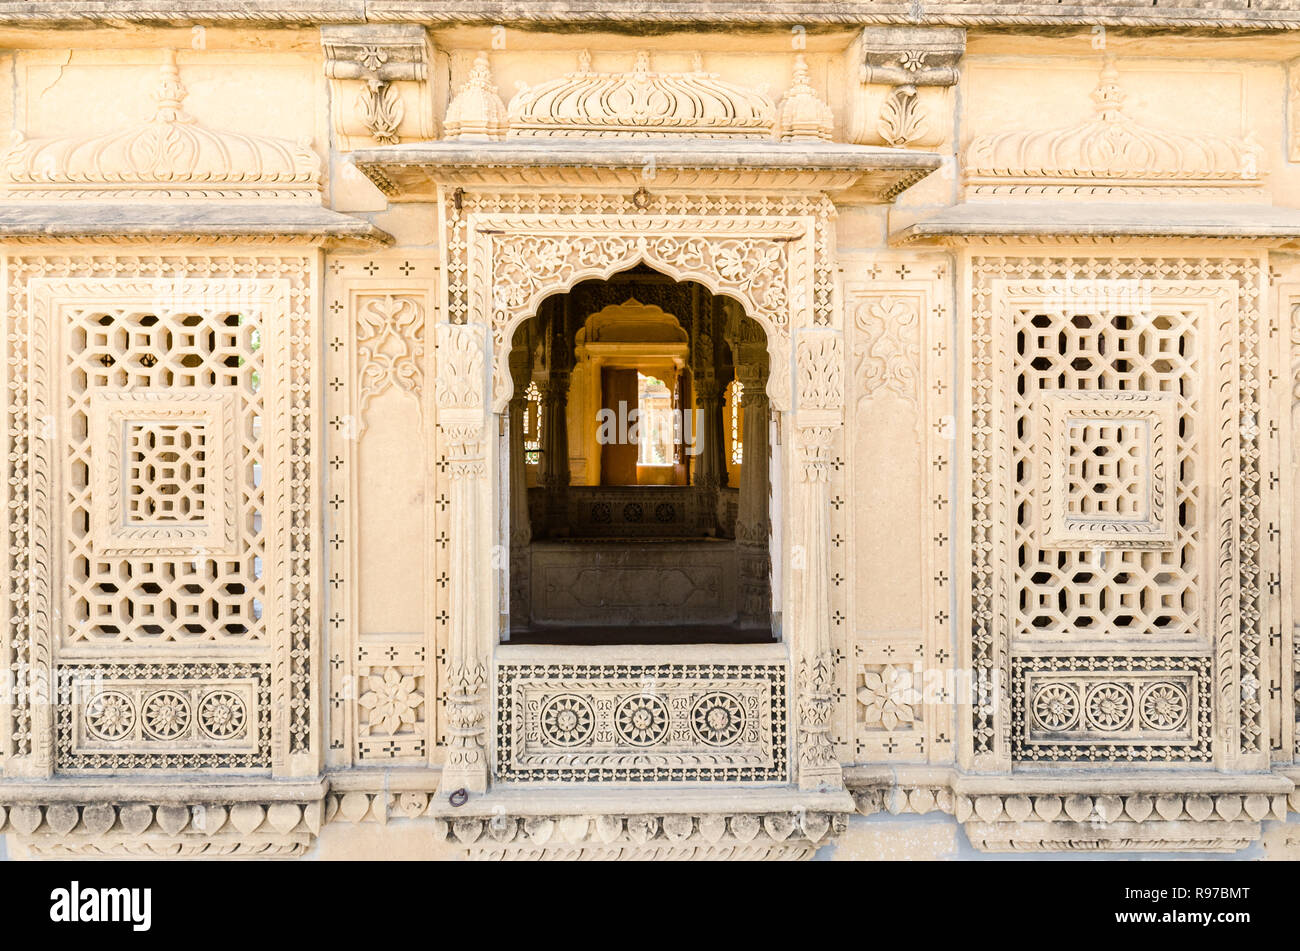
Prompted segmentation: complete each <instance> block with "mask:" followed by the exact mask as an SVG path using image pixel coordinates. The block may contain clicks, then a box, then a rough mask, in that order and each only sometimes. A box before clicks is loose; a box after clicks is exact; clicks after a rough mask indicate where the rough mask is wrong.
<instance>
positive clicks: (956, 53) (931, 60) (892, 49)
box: [860, 25, 966, 87]
mask: <svg viewBox="0 0 1300 951" xmlns="http://www.w3.org/2000/svg"><path fill="white" fill-rule="evenodd" d="M860 49H861V56H862V61H861V63H860V79H861V81H862V82H863V83H870V84H877V85H885V86H913V87H915V86H955V85H956V84H957V79H958V75H959V74H958V69H957V64H958V63H959V62H960V61H961V58H962V56H964V55H965V53H966V31H965V30H964V29H961V28H960V27H927V26H901V25H900V26H869V27H866V28H864V29H863V31H862V43H861V47H860Z"/></svg>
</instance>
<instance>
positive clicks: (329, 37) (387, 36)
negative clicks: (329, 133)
mask: <svg viewBox="0 0 1300 951" xmlns="http://www.w3.org/2000/svg"><path fill="white" fill-rule="evenodd" d="M320 39H321V46H322V47H323V48H324V50H325V76H326V78H327V79H329V81H330V113H331V120H332V122H333V125H334V135H335V137H336V139H337V141H338V145H339V148H340V149H342V150H344V151H351V150H352V149H356V148H363V147H365V146H369V145H376V144H378V145H396V144H397V143H399V142H412V141H423V140H426V139H431V138H433V137H434V136H435V134H436V130H435V128H434V118H433V116H434V108H433V92H432V87H431V85H430V83H429V61H430V59H432V49H431V45H430V43H429V37H428V34H427V33H426V32H425V30H424V27H422V26H418V25H413V24H412V25H407V24H401V25H397V24H392V25H383V26H322V27H321V37H320Z"/></svg>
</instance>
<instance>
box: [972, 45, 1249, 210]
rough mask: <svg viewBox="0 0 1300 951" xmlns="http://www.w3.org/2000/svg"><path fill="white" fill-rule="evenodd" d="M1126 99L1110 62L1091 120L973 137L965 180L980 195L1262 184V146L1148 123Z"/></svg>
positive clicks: (1096, 91)
mask: <svg viewBox="0 0 1300 951" xmlns="http://www.w3.org/2000/svg"><path fill="white" fill-rule="evenodd" d="M1125 98H1126V95H1125V92H1124V88H1123V86H1121V85H1120V73H1119V70H1118V69H1117V68H1116V66H1115V61H1114V60H1113V59H1112V58H1111V57H1109V56H1108V57H1106V59H1105V61H1104V63H1103V65H1102V68H1101V74H1100V76H1099V78H1098V80H1097V85H1096V87H1095V88H1094V89H1093V91H1092V102H1093V110H1094V112H1093V115H1092V116H1091V117H1089V118H1088V119H1087V120H1085V121H1084V122H1081V123H1079V124H1078V125H1073V126H1067V127H1064V128H1056V129H1047V130H1043V131H1037V130H1035V131H1025V132H999V133H995V134H993V135H981V136H977V137H976V138H975V139H974V140H973V141H972V142H971V144H970V148H969V149H967V152H966V179H967V182H968V183H969V184H971V185H972V186H973V187H975V188H976V189H977V190H979V191H980V192H982V193H989V192H997V193H1003V192H1006V193H1013V192H1015V191H1016V190H1023V189H1025V188H1035V189H1044V188H1048V189H1054V190H1062V189H1065V190H1069V189H1081V188H1082V189H1097V188H1105V189H1107V190H1108V191H1115V190H1117V189H1121V190H1127V189H1141V188H1149V187H1151V186H1154V185H1157V184H1158V185H1161V186H1162V187H1178V188H1194V189H1205V188H1214V189H1222V188H1242V187H1246V188H1250V187H1257V186H1258V185H1259V184H1260V180H1261V177H1262V176H1261V173H1260V172H1259V168H1258V153H1259V151H1260V149H1259V146H1257V145H1253V144H1252V143H1250V142H1249V141H1248V140H1243V139H1236V138H1230V137H1228V136H1225V135H1215V134H1213V133H1208V132H1203V133H1195V132H1185V131H1181V130H1180V131H1177V132H1175V131H1173V130H1166V129H1160V128H1155V127H1153V126H1148V125H1145V124H1144V123H1141V122H1139V121H1137V120H1136V119H1134V118H1132V117H1131V116H1129V115H1128V114H1127V113H1125V112H1124V100H1125Z"/></svg>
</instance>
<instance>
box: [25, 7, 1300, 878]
mask: <svg viewBox="0 0 1300 951" xmlns="http://www.w3.org/2000/svg"><path fill="white" fill-rule="evenodd" d="M111 6H112V10H111V11H110V10H109V9H108V5H104V4H95V3H80V2H68V3H48V4H35V3H5V2H0V57H2V58H3V68H0V131H4V132H5V133H6V138H7V139H8V143H9V144H8V145H7V146H6V148H5V151H4V152H3V155H2V156H0V191H2V194H0V294H2V295H3V299H4V306H3V312H2V317H0V319H2V321H3V324H2V338H3V346H4V352H5V360H4V361H3V366H2V367H0V374H2V377H0V383H2V386H0V390H2V392H3V394H4V414H5V422H4V427H3V430H4V433H5V439H6V443H7V446H6V451H5V454H4V456H5V460H6V462H5V466H6V471H5V475H4V478H3V479H2V480H0V493H2V494H3V501H4V511H5V513H6V517H5V519H4V521H3V531H4V534H5V543H6V551H7V570H6V571H5V572H4V579H5V584H6V593H5V596H4V598H3V599H0V614H2V615H3V624H0V660H2V662H0V677H2V678H3V686H4V690H3V693H2V694H0V832H3V833H4V834H5V836H6V840H5V841H6V845H7V848H8V851H9V852H10V854H12V855H18V856H28V855H30V856H40V857H45V856H104V855H141V856H194V855H197V856H205V857H218V856H231V857H241V856H255V857H270V856H286V857H292V856H316V857H322V858H335V857H381V856H387V857H438V858H444V857H445V858H458V857H475V858H535V857H545V858H552V857H554V858H619V857H654V858H713V857H724V858H757V857H762V858H799V857H810V856H812V855H813V854H814V853H818V852H819V851H820V854H821V855H823V856H831V857H838V858H871V857H900V856H909V855H910V856H913V857H930V856H957V855H961V854H966V853H967V852H969V851H970V850H976V851H981V852H989V853H994V854H997V853H1006V852H1013V851H1024V850H1033V851H1051V852H1056V851H1097V850H1101V851H1112V852H1127V853H1138V854H1146V853H1156V852H1159V853H1174V854H1178V853H1191V852H1207V851H1209V852H1220V853H1236V852H1241V851H1242V850H1255V852H1252V853H1250V854H1256V853H1258V852H1259V851H1260V850H1264V851H1265V852H1266V853H1267V854H1268V855H1270V856H1285V855H1287V853H1288V852H1289V851H1290V850H1292V849H1293V848H1294V846H1293V845H1292V844H1291V838H1292V837H1293V836H1289V834H1288V828H1289V827H1288V825H1287V823H1288V817H1289V816H1290V815H1291V811H1292V810H1293V809H1300V793H1298V792H1297V791H1296V780H1297V778H1298V777H1300V766H1297V761H1298V751H1300V731H1298V730H1297V720H1298V718H1300V705H1298V704H1297V700H1296V687H1297V682H1296V679H1297V669H1298V668H1300V661H1298V660H1297V658H1298V657H1300V653H1297V650H1298V645H1297V641H1296V636H1295V610H1294V606H1293V598H1292V592H1293V590H1294V580H1295V577H1296V571H1297V565H1296V552H1297V528H1298V526H1297V525H1296V524H1295V520H1294V511H1295V504H1294V500H1295V498H1296V493H1297V491H1300V477H1298V475H1297V463H1296V459H1297V455H1296V453H1297V452H1298V451H1300V449H1297V447H1296V446H1295V445H1294V442H1295V439H1296V435H1297V433H1296V419H1297V416H1296V414H1295V404H1296V401H1297V398H1298V397H1297V393H1300V376H1297V373H1300V369H1298V368H1300V257H1297V254H1296V248H1297V247H1298V242H1300V39H1298V38H1297V37H1298V36H1300V34H1297V32H1296V31H1297V30H1298V29H1300V6H1297V5H1296V4H1294V3H1292V2H1289V0H1273V2H1271V3H1268V4H1265V5H1264V6H1262V7H1261V6H1259V5H1256V4H1251V5H1247V4H1244V3H1235V2H1232V3H1229V2H1224V3H1220V4H1213V5H1210V6H1207V5H1205V4H1194V3H1166V4H1163V5H1161V6H1156V7H1153V6H1150V5H1149V4H1147V5H1143V4H1138V3H1099V4H1072V3H1055V4H1032V3H1030V4H1005V3H963V2H953V3H934V4H905V3H872V2H866V0H856V2H847V3H833V4H831V3H825V4H823V3H785V4H779V3H778V4H769V5H766V6H764V7H763V8H762V9H761V10H758V11H753V10H751V11H745V10H742V9H740V7H739V5H737V4H733V3H730V2H719V3H688V2H678V3H668V4H664V5H661V6H660V8H658V9H657V10H655V11H641V10H637V9H634V6H633V5H631V4H620V3H596V2H574V3H571V4H567V5H565V4H558V5H557V4H532V3H513V4H507V5H496V4H491V3H486V2H483V0H455V2H444V3H439V4H431V3H423V2H415V0H387V2H361V0H355V2H328V0H321V2H281V3H229V4H227V3H220V2H218V3H211V4H205V5H204V9H203V12H202V14H201V15H196V14H193V13H187V12H186V10H185V8H186V6H187V5H186V4H181V3H167V2H164V0H153V2H128V3H119V4H113V5H111ZM499 6H500V8H498V7H499ZM506 7H508V8H509V9H508V10H507V9H505V8H506ZM619 394H623V395H621V396H620V395H619ZM627 394H631V397H630V398H631V400H632V402H633V403H634V404H636V405H637V406H639V407H641V408H642V411H643V412H642V415H643V417H644V418H645V419H647V420H648V419H650V418H651V417H652V416H653V415H654V414H656V413H662V414H665V415H663V416H662V419H663V420H670V421H675V422H673V423H672V425H675V426H676V427H677V428H676V429H672V428H671V426H670V428H669V429H665V430H658V431H656V432H657V433H658V435H653V436H645V435H642V436H630V437H627V438H623V437H619V438H606V437H605V436H604V435H602V434H601V432H600V430H599V423H598V421H599V420H601V419H604V418H605V417H602V416H601V413H602V412H605V411H609V412H610V413H611V414H612V415H611V416H610V417H608V421H609V422H610V425H611V426H614V427H615V428H617V427H618V426H620V425H622V424H623V423H625V422H626V419H623V420H621V421H620V418H619V416H618V413H617V412H616V407H617V404H618V403H619V401H620V400H623V402H627V400H626V399H624V397H625V396H627ZM638 401H639V402H638ZM674 413H675V414H676V415H675V416H673V414H674ZM654 418H655V419H659V418H660V417H659V416H654ZM683 420H685V423H684V424H683ZM665 425H668V424H667V423H665ZM683 425H685V432H683V431H682V427H683ZM904 814H918V815H920V816H923V817H925V819H924V820H914V819H909V818H907V817H906V816H904ZM863 817H867V818H865V819H864V818H863ZM888 817H899V818H898V819H896V820H894V821H890V820H889V818H888ZM1261 843H1262V844H1261Z"/></svg>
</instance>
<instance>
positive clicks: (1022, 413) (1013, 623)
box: [969, 258, 1264, 763]
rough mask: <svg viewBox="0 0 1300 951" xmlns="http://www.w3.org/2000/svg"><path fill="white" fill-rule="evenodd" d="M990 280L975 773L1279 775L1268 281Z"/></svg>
mask: <svg viewBox="0 0 1300 951" xmlns="http://www.w3.org/2000/svg"><path fill="white" fill-rule="evenodd" d="M972 268H973V286H974V299H973V302H972V319H973V321H974V327H973V338H972V339H973V340H974V344H973V351H972V357H973V365H972V366H973V376H972V383H973V391H972V400H973V402H972V406H971V413H972V417H971V418H972V439H973V446H972V452H971V478H972V483H971V485H972V497H971V501H972V509H971V557H972V569H973V575H972V579H973V580H972V603H971V613H970V615H969V618H970V623H971V633H972V644H971V650H972V660H973V666H974V673H975V678H976V689H975V696H974V699H975V707H974V711H973V712H974V717H973V722H974V728H975V732H974V753H975V758H976V759H975V761H976V762H980V761H982V760H983V758H984V757H985V756H991V755H992V754H994V753H995V752H996V751H998V750H999V749H1004V750H1006V751H1007V755H1008V757H1009V760H1010V761H1022V760H1041V759H1058V760H1085V759H1086V760H1115V759H1130V758H1141V759H1143V760H1144V761H1175V760H1193V761H1207V760H1213V761H1214V762H1217V763H1223V762H1230V761H1233V759H1235V758H1237V757H1246V756H1247V755H1249V754H1257V753H1259V752H1260V751H1261V740H1260V715H1261V711H1262V705H1261V679H1260V674H1261V673H1262V665H1263V657H1262V654H1261V631H1260V625H1261V624H1262V623H1263V621H1262V620H1261V609H1262V607H1263V603H1264V602H1263V601H1262V592H1261V578H1262V573H1261V567H1260V560H1259V559H1260V557H1261V544H1260V538H1259V533H1260V531H1261V523H1260V519H1259V506H1260V493H1261V489H1262V486H1261V479H1260V470H1259V462H1260V459H1261V453H1260V439H1261V431H1260V429H1259V425H1258V421H1259V413H1260V411H1261V405H1260V392H1261V386H1260V382H1259V380H1258V378H1257V377H1256V375H1255V374H1257V373H1258V372H1259V361H1258V360H1257V359H1253V358H1250V359H1243V358H1242V355H1248V354H1252V353H1253V352H1254V348H1255V347H1257V346H1258V340H1259V338H1258V336H1257V335H1258V333H1259V320H1260V318H1259V310H1258V282H1259V271H1258V265H1257V262H1255V261H1253V260H1250V259H1243V260H1236V259H1230V260H1214V259H1210V260H1201V261H1180V262H1178V265H1177V266H1174V265H1173V263H1172V262H1169V261H1166V260H1140V259H1128V258H1124V259H1120V258H1116V259H1100V260H1099V259H1088V260H1086V261H1085V260H1083V259H1025V258H1001V259H992V258H988V259H986V258H974V259H973V261H972ZM1171 470H1172V471H1171ZM1062 649H1068V650H1069V652H1070V653H1071V654H1072V655H1078V656H1074V657H1072V658H1065V657H1063V656H1060V651H1061V650H1062ZM1153 651H1157V652H1159V653H1160V654H1161V655H1163V657H1162V660H1161V663H1160V664H1156V665H1155V666H1151V664H1152V663H1154V662H1153V661H1152V660H1151V658H1150V657H1147V656H1145V655H1149V654H1150V653H1151V652H1153ZM1140 655H1141V656H1140ZM1211 668H1212V669H1213V671H1214V674H1213V678H1211V677H1210V674H1209V670H1210V669H1211ZM1098 670H1115V671H1119V672H1121V673H1123V676H1120V673H1115V674H1114V675H1111V674H1104V675H1099V674H1096V673H1094V672H1095V671H1098ZM1048 671H1051V672H1054V673H1050V674H1049V673H1046V672H1048ZM1063 671H1064V673H1062V672H1063ZM1071 671H1072V672H1071ZM1180 672H1181V673H1180ZM1056 673H1061V676H1060V677H1057V676H1056ZM1085 674H1086V675H1085ZM1193 674H1194V675H1195V676H1194V677H1192V675H1193ZM1189 678H1191V679H1189ZM1193 680H1194V681H1195V682H1194V683H1193V682H1192V681H1193ZM1148 682H1150V683H1148ZM1155 682H1159V683H1161V684H1164V685H1165V686H1162V687H1160V688H1158V689H1157V688H1156V687H1154V686H1151V684H1152V683H1155ZM1207 691H1209V693H1207ZM1008 701H1010V702H1008ZM1093 701H1095V702H1096V704H1100V705H1101V706H1104V707H1106V709H1108V710H1109V711H1110V714H1108V715H1106V716H1102V715H1101V714H1098V713H1096V711H1093V712H1092V713H1090V712H1089V706H1088V705H1089V703H1091V702H1093ZM1103 701H1104V702H1103ZM1157 701H1158V703H1157ZM1144 704H1148V705H1157V706H1160V707H1161V709H1162V710H1164V711H1165V712H1164V714H1161V715H1160V716H1156V715H1155V714H1150V713H1148V714H1145V715H1144V714H1143V713H1142V709H1143V705H1144ZM1099 709H1100V708H1099ZM1005 711H1009V713H1008V712H1005ZM1124 711H1128V713H1125V712H1124ZM1177 711H1181V712H1177ZM1040 714H1041V716H1040ZM1121 714H1122V715H1121ZM1129 714H1131V715H1129ZM1175 714H1176V715H1175ZM1004 717H1005V719H1003V718H1004ZM1090 717H1091V719H1089V718H1090ZM1197 718H1201V720H1198V719H1197ZM1205 718H1214V724H1213V727H1214V728H1213V730H1211V728H1210V722H1209V720H1208V719H1205ZM1202 720H1203V721H1204V722H1202ZM1174 721H1177V723H1179V724H1181V726H1179V727H1178V730H1181V731H1182V732H1181V733H1178V732H1177V731H1174V730H1173V727H1171V726H1168V724H1170V723H1173V722H1174ZM1161 723H1164V724H1166V726H1161V725H1160V724H1161ZM1175 736H1177V737H1178V739H1177V740H1176V741H1175V739H1174V737H1175ZM1003 738H1008V739H1010V745H1009V747H1002V746H1001V743H1002V742H1005V739H1003ZM1135 751H1137V752H1135ZM991 761H996V760H991ZM1238 761H1240V760H1238ZM1004 762H1005V761H1004Z"/></svg>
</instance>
